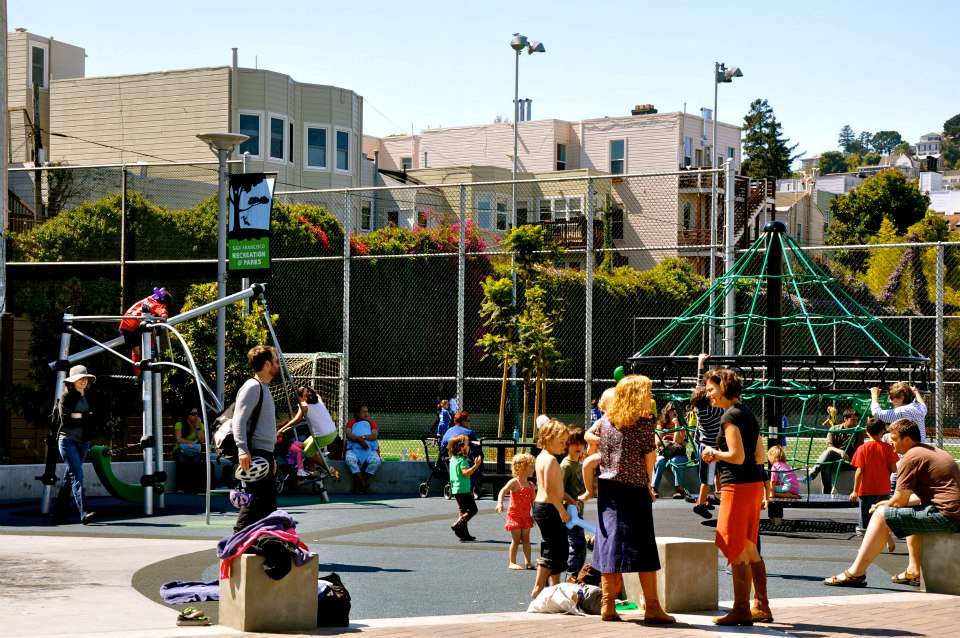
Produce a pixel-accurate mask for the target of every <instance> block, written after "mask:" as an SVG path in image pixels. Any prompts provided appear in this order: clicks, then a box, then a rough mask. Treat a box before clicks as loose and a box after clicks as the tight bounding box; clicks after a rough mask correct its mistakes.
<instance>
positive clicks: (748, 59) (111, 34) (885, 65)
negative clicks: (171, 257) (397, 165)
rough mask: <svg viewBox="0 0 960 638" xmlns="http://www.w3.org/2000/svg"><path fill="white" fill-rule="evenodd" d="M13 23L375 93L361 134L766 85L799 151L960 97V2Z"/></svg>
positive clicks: (725, 95)
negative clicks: (527, 49)
mask: <svg viewBox="0 0 960 638" xmlns="http://www.w3.org/2000/svg"><path fill="white" fill-rule="evenodd" d="M7 14H8V27H9V30H11V31H12V30H13V29H15V28H17V27H24V28H26V29H27V30H28V31H29V32H31V33H35V34H37V35H41V36H45V37H53V38H54V39H56V40H60V41H63V42H66V43H69V44H73V45H76V46H80V47H83V48H84V49H85V50H86V53H87V60H86V74H87V76H88V77H95V76H104V75H120V74H127V73H143V72H149V71H163V70H171V69H185V68H193V67H204V66H222V65H228V64H229V63H230V60H231V48H232V47H237V48H238V49H239V51H238V56H239V64H240V66H241V67H250V68H254V67H256V68H260V69H269V70H271V71H276V72H280V73H285V74H287V75H290V76H291V77H293V78H294V79H295V80H297V81H299V82H307V83H314V84H325V85H333V86H339V87H343V88H347V89H351V90H353V91H355V92H357V93H358V94H360V95H362V96H363V98H364V133H366V134H371V135H378V136H385V135H389V134H395V133H411V131H412V132H414V133H419V132H420V131H421V130H423V129H427V128H436V127H441V126H444V127H449V126H465V125H476V124H485V123H489V122H492V121H493V120H494V118H496V117H497V116H502V117H504V118H507V119H511V120H512V119H513V94H514V72H515V54H514V52H513V50H512V49H511V48H510V40H511V38H512V37H513V34H514V33H517V32H518V33H521V34H523V35H526V36H527V37H528V38H529V39H530V40H539V41H541V42H543V44H544V47H545V48H546V52H545V53H536V54H533V55H528V54H527V53H523V54H522V55H521V58H520V61H519V87H520V88H519V93H520V97H521V98H530V99H532V100H533V106H532V113H533V119H545V118H557V119H562V120H572V121H576V120H581V119H590V118H598V117H604V116H622V115H629V113H630V109H631V108H632V107H633V106H634V105H635V104H653V105H654V106H655V107H656V108H657V109H658V110H659V111H660V112H661V113H666V112H672V111H683V110H684V109H686V110H687V111H688V112H691V113H696V114H699V112H700V109H701V108H702V107H706V108H713V102H714V82H713V69H714V63H715V62H723V63H726V64H727V66H737V67H740V69H741V70H742V72H743V77H742V78H737V79H736V80H734V81H733V82H732V83H729V84H721V85H720V86H719V95H718V108H717V111H718V118H719V120H720V121H722V122H729V123H734V124H741V123H742V121H743V116H744V115H745V114H746V113H747V111H748V110H749V106H750V103H751V102H752V101H754V100H756V99H758V98H759V99H766V100H767V101H768V103H769V104H770V106H771V107H772V108H773V111H774V114H775V116H776V117H777V119H778V120H779V121H780V123H781V124H782V127H783V135H784V136H785V137H787V138H789V139H790V144H798V146H797V149H796V151H795V153H796V154H801V153H805V154H806V155H807V156H813V155H816V154H819V153H820V152H822V151H827V150H838V149H837V138H838V134H839V131H840V128H841V127H842V126H843V125H845V124H849V125H850V126H851V127H853V129H854V130H855V131H856V132H857V133H859V132H860V131H864V130H866V131H871V132H876V131H879V130H896V131H899V132H900V133H901V135H902V136H903V138H904V139H905V140H906V141H910V142H916V141H917V139H918V138H919V137H920V136H921V135H923V134H925V133H929V132H939V131H941V130H942V128H943V122H944V121H945V120H947V119H948V118H950V117H952V116H953V115H956V114H957V113H958V112H960V82H958V81H957V80H956V76H957V72H956V69H955V66H954V65H953V64H952V63H951V62H950V59H951V58H950V55H949V51H950V50H951V42H950V41H949V40H948V39H946V38H945V36H947V34H948V31H947V29H945V28H944V26H943V25H955V24H957V22H958V21H957V18H958V17H960V2H957V1H956V0H927V1H925V2H923V3H920V4H918V5H910V4H905V3H903V2H902V1H900V0H897V1H889V0H875V1H873V2H870V3H863V2H853V1H852V0H831V1H827V0H807V1H806V2H803V3H786V2H778V1H774V2H771V1H769V0H728V1H727V2H722V3H721V2H716V1H712V2H705V1H702V0H686V1H685V2H662V1H656V2H651V1H647V0H633V1H617V0H609V1H608V0H597V1H594V2H582V1H567V0H553V1H545V0H544V1H541V0H513V1H511V2H507V1H502V0H487V1H486V2H462V1H460V2H458V1H456V0H446V1H433V0H429V1H427V0H424V1H420V0H409V1H408V2H396V1H391V2H385V1H381V0H366V1H363V2H360V1H356V0H353V1H350V0H346V1H345V0H341V1H340V2H328V1H326V0H313V1H299V0H273V1H272V2H252V1H248V0H231V1H229V2H226V1H223V0H190V1H184V0H165V1H164V2H160V3H139V2H138V3H134V2H129V0H126V1H122V2H121V1H118V0H83V1H82V2H77V1H76V0H8V3H7Z"/></svg>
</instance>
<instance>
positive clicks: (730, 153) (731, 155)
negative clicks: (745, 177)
mask: <svg viewBox="0 0 960 638" xmlns="http://www.w3.org/2000/svg"><path fill="white" fill-rule="evenodd" d="M727 159H732V160H735V159H737V149H735V148H733V147H732V146H728V147H727Z"/></svg>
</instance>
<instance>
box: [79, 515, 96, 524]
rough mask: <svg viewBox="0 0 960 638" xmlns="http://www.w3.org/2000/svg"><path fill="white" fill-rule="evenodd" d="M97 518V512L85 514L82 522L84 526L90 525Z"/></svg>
mask: <svg viewBox="0 0 960 638" xmlns="http://www.w3.org/2000/svg"><path fill="white" fill-rule="evenodd" d="M96 517H97V513H96V512H87V513H86V514H84V515H83V517H82V518H81V519H80V522H81V523H83V524H84V525H89V524H90V523H91V522H92V521H93V519H94V518H96Z"/></svg>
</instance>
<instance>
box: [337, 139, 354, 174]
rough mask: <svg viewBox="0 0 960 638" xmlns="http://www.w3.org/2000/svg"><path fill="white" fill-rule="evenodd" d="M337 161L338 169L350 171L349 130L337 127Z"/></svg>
mask: <svg viewBox="0 0 960 638" xmlns="http://www.w3.org/2000/svg"><path fill="white" fill-rule="evenodd" d="M336 135H337V163H336V164H335V165H334V166H335V168H336V169H337V170H338V171H345V172H349V171H350V131H343V130H340V129H337V131H336Z"/></svg>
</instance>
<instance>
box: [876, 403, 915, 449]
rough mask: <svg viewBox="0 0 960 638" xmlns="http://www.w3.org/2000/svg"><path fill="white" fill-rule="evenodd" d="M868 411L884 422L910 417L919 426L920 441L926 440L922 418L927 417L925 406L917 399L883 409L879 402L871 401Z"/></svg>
mask: <svg viewBox="0 0 960 638" xmlns="http://www.w3.org/2000/svg"><path fill="white" fill-rule="evenodd" d="M870 413H871V414H873V418H875V419H880V420H881V421H883V422H884V423H893V422H894V421H896V420H897V419H910V420H911V421H913V422H914V423H916V424H917V425H918V426H919V427H920V442H921V443H926V442H927V426H926V425H925V424H924V419H926V418H927V406H926V405H925V404H923V403H920V402H919V401H913V402H911V403H905V404H903V405H901V406H900V407H897V408H890V409H889V410H884V409H883V408H881V407H880V404H879V403H877V402H876V401H873V402H872V403H871V404H870Z"/></svg>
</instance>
